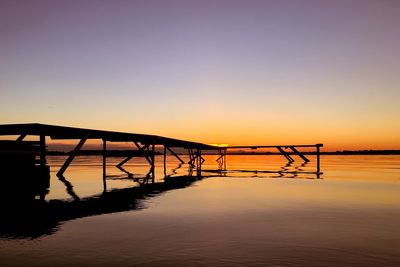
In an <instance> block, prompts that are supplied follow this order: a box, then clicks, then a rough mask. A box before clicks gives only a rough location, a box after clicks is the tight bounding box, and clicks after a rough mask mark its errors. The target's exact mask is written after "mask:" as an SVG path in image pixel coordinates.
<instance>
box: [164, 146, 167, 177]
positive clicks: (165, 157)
mask: <svg viewBox="0 0 400 267" xmlns="http://www.w3.org/2000/svg"><path fill="white" fill-rule="evenodd" d="M165 177H167V147H166V146H165V145H164V178H165Z"/></svg>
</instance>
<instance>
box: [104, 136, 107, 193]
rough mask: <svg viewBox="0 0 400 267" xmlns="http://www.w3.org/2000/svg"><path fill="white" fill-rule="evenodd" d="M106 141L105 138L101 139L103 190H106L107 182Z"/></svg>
mask: <svg viewBox="0 0 400 267" xmlns="http://www.w3.org/2000/svg"><path fill="white" fill-rule="evenodd" d="M106 153H107V141H106V140H105V139H103V191H104V192H106V191H107V182H106V176H107V172H106V167H107V159H106V157H107V155H106Z"/></svg>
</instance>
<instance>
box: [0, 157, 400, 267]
mask: <svg viewBox="0 0 400 267" xmlns="http://www.w3.org/2000/svg"><path fill="white" fill-rule="evenodd" d="M182 157H183V158H184V160H185V161H187V160H188V159H187V157H186V156H182ZM203 157H204V159H205V161H204V163H203V165H202V167H201V170H200V169H199V168H196V167H192V166H190V165H188V164H180V162H179V161H178V160H177V159H176V158H175V157H173V156H172V155H171V156H168V157H167V158H166V162H167V163H166V167H165V168H164V165H163V162H164V159H163V156H156V158H155V162H156V166H155V169H154V170H152V169H151V167H150V166H149V164H148V162H147V161H146V160H145V159H144V158H134V159H132V160H131V161H129V162H128V163H126V164H125V165H123V168H117V167H116V165H117V164H118V163H119V162H120V161H122V160H123V158H119V157H109V158H107V165H106V166H107V167H106V170H105V171H106V173H105V176H104V175H103V168H102V157H99V156H79V157H77V158H76V159H75V160H74V161H73V162H72V164H71V165H70V167H69V168H68V169H67V171H66V172H65V173H64V177H62V178H59V177H57V175H56V172H57V170H58V169H59V168H60V166H61V165H62V164H63V162H64V161H65V157H63V156H49V157H48V164H49V166H50V170H51V173H50V174H51V179H50V191H49V192H48V194H47V195H46V196H45V200H44V203H41V204H40V205H42V206H43V207H42V208H41V209H40V211H39V212H37V213H36V212H34V214H31V213H30V215H29V216H24V213H29V212H30V211H29V209H30V208H31V207H23V208H20V209H18V210H16V213H18V216H19V217H18V218H21V219H20V220H19V221H17V222H16V223H15V224H13V225H12V226H10V225H7V224H3V225H1V224H0V225H1V227H3V229H1V227H0V265H1V266H74V265H75V266H221V267H225V266H226V267H227V266H241V267H243V266H308V267H311V266H385V267H390V266H393V267H395V266H400V156H398V155H381V156H379V155H365V156H363V155H322V156H321V171H322V172H323V174H321V175H317V174H315V173H314V172H315V169H316V166H315V156H308V157H310V159H311V162H310V163H307V164H304V163H303V162H302V161H301V160H298V159H296V161H295V162H293V163H292V164H288V163H287V161H286V159H285V158H284V157H282V156H279V155H227V156H226V169H224V166H223V164H218V162H217V161H216V160H217V156H216V155H204V156H203ZM11 178H12V177H9V179H11ZM12 201H13V200H12V199H10V200H9V202H7V201H3V202H4V203H2V205H3V206H7V205H9V203H12ZM38 202H40V201H38ZM48 206H49V207H50V208H48ZM3 216H4V217H3ZM3 216H2V218H1V219H0V220H2V221H4V220H8V219H9V218H6V216H10V215H7V214H4V213H3Z"/></svg>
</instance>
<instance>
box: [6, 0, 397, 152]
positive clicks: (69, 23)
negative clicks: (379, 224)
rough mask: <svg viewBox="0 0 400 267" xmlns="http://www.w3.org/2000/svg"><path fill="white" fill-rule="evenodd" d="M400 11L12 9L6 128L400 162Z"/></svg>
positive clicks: (306, 4) (371, 7)
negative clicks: (104, 132) (368, 155)
mask: <svg viewBox="0 0 400 267" xmlns="http://www.w3.org/2000/svg"><path fill="white" fill-rule="evenodd" d="M399 117H400V1H395V0H379V1H377V0H373V1H368V0H362V1H361V0H360V1H355V0H354V1H351V0H346V1H340V0H335V1H334V0H332V1H325V0H315V1H306V0H304V1H285V0H282V1H278V0H277V1H234V0H232V1H227V0H226V1H218V0H212V1H211V0H208V1H206V0H203V1H191V0H186V1H166V0H164V1H162V0H160V1H149V0H146V1H133V0H132V1H74V0H72V1H4V0H2V1H0V124H5V123H24V122H39V123H46V124H59V125H66V126H76V127H85V128H95V129H108V130H115V131H128V132H135V133H149V134H157V135H163V136H169V137H174V138H181V139H186V140H193V141H200V142H205V143H228V144H232V145H251V144H265V145H268V144H283V143H285V144H286V143H311V144H314V143H324V144H325V148H326V150H336V149H400V119H399Z"/></svg>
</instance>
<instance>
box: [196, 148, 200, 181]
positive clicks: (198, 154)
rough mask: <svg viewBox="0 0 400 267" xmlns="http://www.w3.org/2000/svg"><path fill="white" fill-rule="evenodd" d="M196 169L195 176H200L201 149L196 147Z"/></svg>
mask: <svg viewBox="0 0 400 267" xmlns="http://www.w3.org/2000/svg"><path fill="white" fill-rule="evenodd" d="M196 167H197V168H196V170H197V176H198V177H200V176H201V150H200V149H197V151H196Z"/></svg>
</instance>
